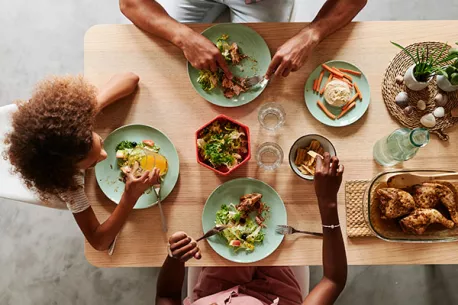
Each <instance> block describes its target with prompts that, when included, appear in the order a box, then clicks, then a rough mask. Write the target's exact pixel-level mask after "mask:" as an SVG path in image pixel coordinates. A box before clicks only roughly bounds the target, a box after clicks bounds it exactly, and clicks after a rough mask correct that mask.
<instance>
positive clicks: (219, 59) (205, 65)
mask: <svg viewBox="0 0 458 305" xmlns="http://www.w3.org/2000/svg"><path fill="white" fill-rule="evenodd" d="M183 36H186V37H184V38H183V39H182V40H181V43H180V45H179V46H180V47H181V49H182V50H183V53H184V56H185V57H186V59H187V60H188V61H189V63H190V64H191V65H192V66H193V67H194V68H196V69H199V70H210V71H212V72H216V71H218V67H219V68H221V69H222V70H223V71H224V74H226V76H227V77H228V78H229V79H232V73H231V71H229V68H228V66H227V63H226V61H225V60H224V58H223V56H222V55H221V53H220V52H219V50H218V48H217V47H216V46H215V45H214V44H213V43H212V42H211V41H210V40H208V39H207V38H205V37H204V36H202V35H201V34H199V33H196V32H194V31H193V30H190V31H187V32H186V35H183Z"/></svg>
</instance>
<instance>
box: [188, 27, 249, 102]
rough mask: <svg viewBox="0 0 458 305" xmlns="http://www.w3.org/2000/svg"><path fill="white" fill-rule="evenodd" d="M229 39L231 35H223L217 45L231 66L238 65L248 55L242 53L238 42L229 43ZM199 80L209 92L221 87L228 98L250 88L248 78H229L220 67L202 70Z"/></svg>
mask: <svg viewBox="0 0 458 305" xmlns="http://www.w3.org/2000/svg"><path fill="white" fill-rule="evenodd" d="M228 40H229V36H228V35H227V34H223V35H221V36H220V37H219V38H218V40H217V41H216V47H217V48H218V50H219V51H220V53H221V55H222V56H223V58H224V60H225V61H226V63H227V64H228V65H229V66H236V65H238V64H240V63H241V62H242V60H243V59H245V58H248V56H247V55H245V54H242V52H241V51H240V48H239V46H238V44H237V43H235V42H232V43H229V41H228ZM197 82H198V83H199V84H200V86H201V87H202V89H203V90H205V91H207V92H210V91H212V90H213V89H215V88H217V87H220V88H221V90H222V91H223V93H224V96H225V97H227V98H233V97H234V96H238V95H240V93H242V92H246V91H247V90H248V89H249V88H248V87H247V86H246V84H245V82H246V78H244V77H237V76H234V77H233V78H232V79H228V78H227V77H226V76H225V74H224V73H223V71H222V70H221V69H220V68H218V71H215V72H212V71H209V70H200V71H199V77H198V78H197Z"/></svg>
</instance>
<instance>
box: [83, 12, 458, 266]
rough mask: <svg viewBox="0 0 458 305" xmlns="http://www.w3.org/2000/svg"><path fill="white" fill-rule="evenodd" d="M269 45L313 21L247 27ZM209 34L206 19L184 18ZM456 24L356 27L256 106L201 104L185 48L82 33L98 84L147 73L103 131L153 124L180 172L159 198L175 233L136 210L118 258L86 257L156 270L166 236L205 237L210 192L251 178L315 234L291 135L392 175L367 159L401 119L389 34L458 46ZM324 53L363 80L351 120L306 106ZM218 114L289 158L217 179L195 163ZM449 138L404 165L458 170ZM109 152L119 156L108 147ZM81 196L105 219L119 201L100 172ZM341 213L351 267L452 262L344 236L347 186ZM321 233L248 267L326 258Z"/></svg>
mask: <svg viewBox="0 0 458 305" xmlns="http://www.w3.org/2000/svg"><path fill="white" fill-rule="evenodd" d="M246 25H247V26H249V27H251V28H253V29H254V30H256V31H257V32H258V33H259V34H260V35H261V36H262V37H263V38H264V39H265V41H266V42H267V45H268V46H269V48H270V50H271V53H272V54H274V53H275V50H276V49H277V48H278V47H279V46H281V45H282V44H283V43H284V42H285V41H287V40H288V39H289V38H291V37H292V36H293V35H294V34H296V33H297V32H299V31H300V30H301V29H302V28H304V27H306V26H307V23H257V24H246ZM189 26H190V27H191V28H192V29H193V30H195V31H196V32H202V31H203V30H205V29H206V28H208V27H209V26H211V24H192V25H189ZM457 28H458V21H396V22H391V21H388V22H353V23H350V24H349V25H347V26H346V27H344V28H342V29H341V30H339V31H337V32H336V33H334V34H332V35H331V36H329V37H328V38H326V39H325V40H324V41H323V42H322V43H321V44H320V45H319V46H318V47H317V48H316V49H315V50H313V52H312V53H311V54H310V56H309V57H308V59H307V61H306V63H305V64H304V66H303V67H302V68H301V69H300V70H299V71H297V72H294V73H291V74H290V76H289V77H287V78H282V77H278V78H274V79H273V80H272V81H271V82H270V84H269V85H268V86H267V88H266V89H265V90H264V92H263V93H262V94H261V95H260V96H259V97H258V98H257V99H255V100H254V101H253V102H251V103H249V104H247V105H245V106H241V107H237V108H222V107H218V106H214V105H212V104H211V103H209V102H207V101H205V100H204V99H203V98H202V97H200V96H199V94H197V92H196V91H195V90H194V89H193V87H192V85H191V82H190V80H189V77H188V73H187V66H186V64H187V62H186V59H185V57H184V56H183V53H182V52H181V50H180V49H178V48H177V47H175V46H174V45H172V44H171V43H169V42H167V41H165V40H162V39H160V38H157V37H154V36H152V35H150V34H147V33H145V32H143V31H141V30H139V29H138V28H136V27H135V26H133V25H97V26H94V27H92V28H90V29H89V30H88V31H87V33H86V35H85V38H84V76H85V77H86V78H87V79H88V80H89V81H90V82H92V83H93V84H94V85H96V86H101V85H103V84H104V83H105V82H106V81H108V79H109V78H110V76H112V75H113V74H115V73H119V72H126V71H132V72H134V73H136V74H138V75H139V76H140V84H139V88H138V90H137V91H136V92H135V94H133V95H132V96H130V97H128V98H125V99H123V100H122V101H119V102H117V103H115V104H113V105H112V106H109V107H108V108H106V109H104V110H103V112H102V113H101V114H100V115H99V116H98V117H97V124H96V132H98V133H99V134H100V135H101V136H102V137H106V136H107V135H108V134H110V132H112V131H113V130H114V129H116V128H118V127H120V126H123V125H126V124H131V123H139V124H146V125H151V126H153V127H156V128H158V129H160V130H161V131H163V132H164V133H165V134H166V135H167V136H168V137H169V138H170V139H171V140H172V142H173V143H174V144H175V146H176V148H177V150H178V154H179V158H180V177H179V180H178V183H177V185H176V187H175V189H174V190H173V192H172V194H171V195H170V196H169V197H168V198H167V199H166V200H165V201H164V202H163V209H164V213H165V217H166V219H167V222H168V232H167V233H164V232H163V231H162V229H161V219H160V214H159V209H158V207H157V206H153V207H151V208H149V209H145V210H133V211H132V213H131V214H130V216H129V218H128V221H127V223H126V224H125V226H124V227H123V229H122V231H121V233H120V235H119V238H118V241H117V246H116V250H115V252H114V255H113V256H109V255H108V254H107V252H99V251H97V250H95V249H93V248H92V247H91V246H90V245H89V244H88V243H87V242H86V246H85V255H86V258H87V260H88V261H89V262H90V263H91V264H93V265H95V266H99V267H127V266H129V267H133V266H139V267H140V266H150V267H151V266H152V267H157V266H161V265H162V263H163V261H164V259H165V257H166V255H167V242H168V238H169V236H170V235H171V234H172V233H173V232H176V231H185V232H187V233H188V234H189V235H191V236H193V237H195V238H197V237H199V236H201V235H202V210H203V208H204V205H205V201H206V199H207V197H208V196H209V195H210V193H211V192H212V191H213V190H214V189H215V188H216V187H218V186H219V185H220V184H222V183H224V182H226V181H228V180H231V179H234V178H238V177H253V178H256V179H259V180H262V181H264V182H266V183H268V184H269V185H271V186H272V187H273V188H274V189H275V190H276V191H277V192H278V193H279V194H280V196H281V197H282V199H283V201H284V203H285V206H286V210H287V214H288V224H290V225H292V226H294V227H297V228H301V229H304V230H309V231H320V230H321V221H320V215H319V211H318V206H317V200H316V198H315V194H314V185H313V182H309V181H305V180H302V179H301V178H299V177H298V176H297V175H296V174H294V173H293V172H292V170H291V169H290V167H289V164H288V153H289V150H290V147H291V145H292V144H293V143H294V141H295V140H296V139H297V138H299V137H301V136H303V135H305V134H312V133H316V134H320V135H323V136H325V137H327V138H328V139H330V140H331V142H332V143H333V144H334V146H335V147H336V150H337V155H338V156H339V158H340V160H341V163H343V164H344V165H345V174H344V183H345V181H346V180H355V179H371V178H372V177H374V176H375V175H376V174H377V173H379V172H381V171H383V170H385V169H384V168H383V167H381V166H378V165H377V164H376V163H375V162H374V160H373V157H372V148H373V145H374V143H375V142H376V141H377V140H379V139H380V138H381V137H383V136H385V135H387V134H389V133H391V132H392V131H393V130H395V129H396V128H399V127H400V126H399V125H398V123H397V122H396V121H395V120H394V119H392V118H391V117H390V115H389V114H388V111H387V109H386V107H385V104H384V102H383V99H382V95H381V84H382V80H383V77H384V73H385V69H386V67H387V66H388V64H389V63H390V60H392V58H393V57H394V56H395V55H396V54H397V53H398V52H399V49H397V48H396V47H394V46H393V45H392V44H391V43H390V41H395V42H397V43H400V44H401V45H408V44H411V43H414V42H420V41H440V42H455V41H456V35H455V34H456V29H457ZM328 60H345V61H348V62H351V63H353V64H354V65H356V66H357V67H359V68H360V69H361V70H362V71H363V72H364V74H365V75H366V77H367V79H368V81H369V84H370V90H371V103H370V106H369V109H368V111H367V112H366V114H365V115H364V116H363V117H362V118H361V119H360V120H359V121H357V122H356V123H354V124H352V125H350V126H347V127H341V128H334V127H328V126H325V125H323V124H321V123H320V122H319V121H317V120H316V119H315V118H313V116H312V115H311V114H310V113H309V111H308V110H307V107H306V105H305V102H304V85H305V82H306V80H307V78H308V76H309V74H310V73H311V71H313V69H315V68H316V67H317V66H318V65H320V64H321V63H323V62H326V61H328ZM267 102H279V103H281V104H282V105H283V107H284V109H285V111H286V123H285V125H284V126H283V127H282V128H281V129H280V130H279V131H278V132H276V133H269V132H267V131H265V130H263V129H262V127H261V126H260V124H259V122H258V118H257V115H258V109H259V107H260V106H261V105H262V104H264V103H267ZM219 114H225V115H228V116H230V117H232V118H234V119H236V120H238V121H240V122H242V123H244V124H246V125H248V126H249V127H250V130H251V137H252V144H251V148H252V151H253V153H254V152H255V151H256V147H257V146H258V145H259V144H261V143H264V142H267V141H271V142H275V143H278V144H279V145H280V146H281V147H282V149H283V152H284V155H285V157H284V160H283V163H282V165H281V166H280V168H278V169H277V170H276V171H264V170H262V169H261V168H259V167H258V165H257V163H256V161H255V159H254V158H252V159H251V160H250V161H249V162H248V163H247V164H245V165H244V166H242V167H241V168H239V169H237V170H236V171H235V172H234V173H233V174H231V175H230V176H229V177H223V176H219V175H217V174H215V173H214V172H213V171H210V170H209V169H207V168H204V167H202V166H201V165H199V164H198V163H197V161H196V153H195V149H196V148H195V145H196V144H195V131H196V130H197V129H199V127H201V126H202V125H204V124H205V123H207V122H208V121H210V120H211V119H213V118H214V117H216V116H217V115H219ZM447 132H448V133H449V135H450V139H449V141H441V140H439V139H438V138H437V137H436V136H435V135H432V139H431V141H430V143H429V144H428V145H427V146H426V147H425V148H422V149H421V150H420V151H419V152H418V154H417V156H416V157H415V158H413V159H412V160H410V161H408V162H405V163H404V164H402V165H400V166H398V167H400V168H401V167H404V168H414V169H415V168H422V169H457V168H458V166H457V164H456V163H457V151H458V133H457V132H456V130H455V129H454V128H451V129H449V130H447ZM108 153H113V152H108ZM86 193H87V195H88V197H89V200H90V202H91V204H92V207H93V209H94V211H95V213H96V215H97V218H98V219H99V220H100V221H101V222H102V221H104V220H105V219H107V218H108V217H109V216H110V214H111V213H112V212H113V210H114V209H115V208H116V204H114V203H113V202H111V201H110V200H109V199H108V198H107V197H105V196H104V194H103V193H102V191H101V190H100V188H99V187H98V185H97V182H96V179H95V175H94V171H88V172H87V175H86ZM338 199H339V217H340V222H341V224H342V231H343V235H344V240H345V244H346V250H347V257H348V263H349V264H350V265H383V264H454V263H455V264H456V263H458V255H456V253H455V251H456V247H457V245H456V244H455V243H433V244H406V243H393V242H386V241H383V240H380V239H378V238H376V237H364V238H348V237H347V236H346V234H345V233H346V215H345V194H344V186H343V185H342V187H341V188H340V192H339V196H338ZM199 246H200V248H201V251H202V259H201V260H191V261H189V262H188V265H189V266H234V265H237V264H236V263H233V262H230V261H228V260H226V259H224V258H222V257H220V256H219V255H218V254H217V253H216V252H214V251H213V250H212V248H211V247H210V246H209V244H208V243H207V242H201V243H199ZM321 264H322V239H320V238H316V237H311V236H306V235H290V236H286V238H285V239H284V240H283V242H282V244H281V245H280V247H279V248H278V249H277V250H276V251H275V252H274V253H273V254H272V255H270V256H269V257H267V258H265V259H263V260H261V261H259V262H257V263H255V264H253V265H270V266H285V265H289V266H293V265H321Z"/></svg>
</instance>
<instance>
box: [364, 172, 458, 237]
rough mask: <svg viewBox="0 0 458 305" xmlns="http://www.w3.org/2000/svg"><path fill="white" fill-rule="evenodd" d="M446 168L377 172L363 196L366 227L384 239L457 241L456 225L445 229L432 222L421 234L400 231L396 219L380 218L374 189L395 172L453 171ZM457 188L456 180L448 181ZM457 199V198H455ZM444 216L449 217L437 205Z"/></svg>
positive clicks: (415, 173) (435, 173)
mask: <svg viewBox="0 0 458 305" xmlns="http://www.w3.org/2000/svg"><path fill="white" fill-rule="evenodd" d="M453 172H454V171H448V170H394V171H386V172H383V173H380V174H378V175H377V176H376V177H375V178H374V179H372V181H371V182H370V184H369V186H368V187H367V189H366V191H365V193H364V197H363V204H362V209H363V215H364V219H365V221H366V223H367V225H368V227H369V228H370V229H371V230H372V232H374V234H375V235H376V236H377V237H378V238H380V239H383V240H385V241H391V242H406V243H433V242H452V241H458V225H455V228H453V229H447V228H445V227H443V226H441V225H440V224H432V225H431V226H429V227H428V229H427V230H426V232H425V233H424V234H423V235H414V234H412V233H406V232H404V231H402V229H401V226H400V225H399V222H398V220H396V219H394V220H393V219H386V220H384V219H382V218H381V217H380V216H381V212H380V209H379V208H378V199H377V196H376V191H377V189H379V188H382V187H386V186H387V184H386V183H387V181H388V179H389V178H390V177H392V176H394V175H397V174H402V173H403V174H406V173H407V174H414V175H421V176H432V175H437V174H443V173H453ZM449 182H451V183H453V184H454V185H455V187H457V188H458V181H457V180H454V181H449ZM457 199H458V198H457ZM438 209H440V212H442V213H443V214H444V216H445V217H447V218H448V219H450V215H448V211H447V210H446V209H445V208H443V209H442V207H438Z"/></svg>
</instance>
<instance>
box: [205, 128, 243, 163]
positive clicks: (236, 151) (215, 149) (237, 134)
mask: <svg viewBox="0 0 458 305" xmlns="http://www.w3.org/2000/svg"><path fill="white" fill-rule="evenodd" d="M197 147H198V149H199V154H200V156H201V157H202V159H203V160H204V161H205V162H206V163H208V164H209V165H210V166H212V167H213V168H221V167H227V169H231V168H233V167H234V166H236V165H237V164H239V163H240V162H242V161H243V159H244V158H245V157H246V155H247V153H248V140H247V135H246V134H245V132H244V131H243V129H242V128H241V127H240V126H237V125H235V124H233V123H231V122H229V121H219V120H218V121H215V122H213V123H212V124H211V125H210V126H208V127H206V128H204V129H203V130H202V131H201V132H200V133H199V135H198V139H197Z"/></svg>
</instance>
